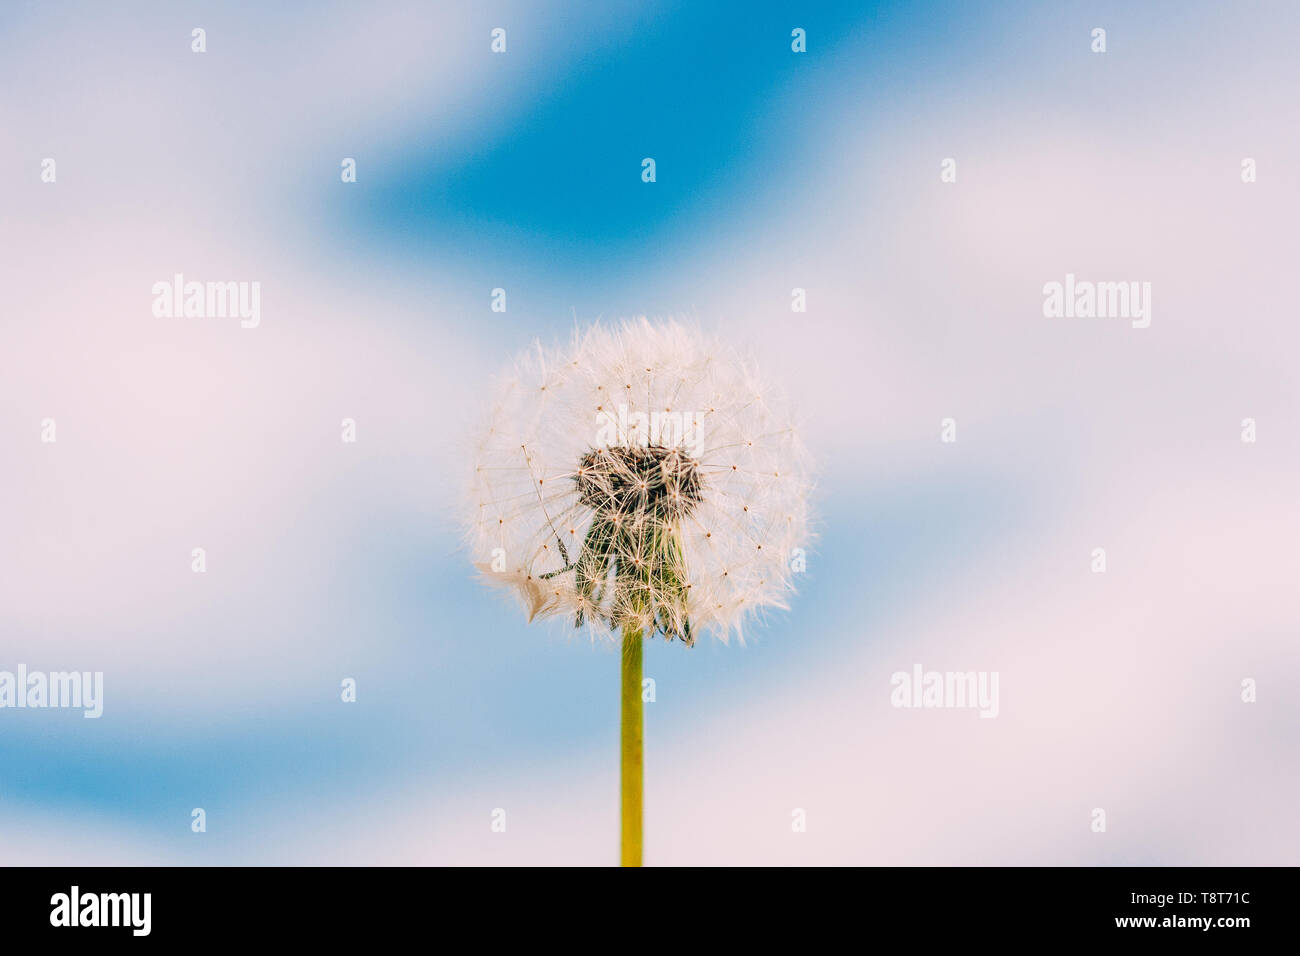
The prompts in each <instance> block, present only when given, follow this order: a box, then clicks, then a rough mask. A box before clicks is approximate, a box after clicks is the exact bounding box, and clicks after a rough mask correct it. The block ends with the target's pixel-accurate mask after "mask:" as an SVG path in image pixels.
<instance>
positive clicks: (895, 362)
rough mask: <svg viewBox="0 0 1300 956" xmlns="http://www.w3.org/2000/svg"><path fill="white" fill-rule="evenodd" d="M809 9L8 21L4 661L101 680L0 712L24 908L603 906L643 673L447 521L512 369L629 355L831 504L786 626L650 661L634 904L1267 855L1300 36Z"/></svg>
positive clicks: (154, 8) (320, 12)
mask: <svg viewBox="0 0 1300 956" xmlns="http://www.w3.org/2000/svg"><path fill="white" fill-rule="evenodd" d="M809 6H810V5H806V4H778V3H761V2H760V3H746V4H743V5H739V4H723V3H716V4H713V3H710V4H702V3H684V2H683V3H633V2H602V3H594V2H593V3H572V2H569V3H564V4H560V3H547V2H531V3H517V4H510V3H468V2H466V3H447V4H434V3H382V4H364V5H358V4H343V3H338V4H329V3H318V4H312V5H311V6H310V7H307V6H305V5H301V4H288V3H262V4H253V3H233V2H220V3H218V2H196V3H190V4H183V5H182V4H172V3H161V2H159V3H147V2H142V3H136V4H132V5H131V7H130V11H129V12H128V13H123V12H122V11H120V10H118V9H116V8H115V7H109V6H106V5H101V4H94V3H82V4H78V3H40V4H36V3H25V4H24V3H13V4H6V5H4V7H3V8H0V90H3V93H0V129H3V130H4V135H3V137H0V183H2V185H0V252H2V253H3V255H2V256H0V261H3V263H4V266H3V279H4V283H3V288H4V294H5V298H6V302H5V308H4V309H3V311H0V670H14V669H15V668H16V667H17V665H19V664H26V665H27V667H28V668H29V669H31V670H42V671H58V670H70V669H75V670H81V671H95V670H100V671H103V672H104V681H105V700H104V714H103V717H102V718H100V719H98V720H85V719H83V718H82V716H81V714H80V713H79V712H76V711H60V710H44V711H40V710H22V711H19V710H9V709H5V710H0V768H3V772H0V863H5V864H112V863H123V864H133V863H175V864H205V863H213V864H238V863H252V864H299V863H302V864H318V863H366V864H373V863H379V864H442V863H455V864H533V863H558V864H612V863H615V862H616V861H617V835H618V821H617V812H618V763H617V757H618V749H617V735H618V656H617V653H616V652H615V650H614V649H613V648H612V647H608V646H599V645H598V646H592V645H591V644H590V643H589V642H588V641H586V640H584V639H582V638H581V637H575V636H574V635H573V634H572V633H570V631H569V629H567V628H565V627H564V626H563V625H562V624H558V623H557V624H555V625H553V626H545V625H538V626H529V625H527V624H526V623H525V621H524V620H523V617H522V615H521V614H520V613H519V611H518V610H517V609H516V608H515V607H513V606H512V605H510V604H507V603H505V602H503V601H501V600H500V598H499V597H498V596H497V595H495V594H494V593H491V592H489V591H487V590H486V589H484V588H482V587H481V586H480V585H479V584H478V583H477V582H476V581H475V580H474V572H473V569H472V568H471V567H470V563H469V560H468V556H467V555H466V553H465V552H464V550H463V549H462V548H461V545H460V525H461V520H462V515H461V511H462V507H461V501H460V489H461V487H462V484H463V480H464V477H465V476H464V470H465V467H466V461H467V458H466V452H465V449H466V448H467V446H468V445H469V443H470V442H472V440H473V436H474V431H475V428H476V426H477V425H478V424H479V422H480V421H481V420H482V418H483V416H484V414H485V413H486V411H487V406H488V404H489V402H490V398H491V386H492V382H493V377H494V376H495V375H496V373H497V372H498V371H499V370H500V369H501V367H502V366H504V365H505V364H506V363H508V362H509V361H510V359H511V358H512V357H513V356H514V354H515V353H517V352H518V351H520V350H522V349H524V348H527V347H528V345H529V343H530V342H532V341H533V340H534V339H536V338H539V337H540V338H541V339H543V340H544V341H547V342H553V341H560V340H563V339H565V338H566V337H567V336H568V335H569V334H570V333H571V331H572V329H573V328H574V326H575V323H576V324H578V325H583V324H586V323H590V322H592V321H596V320H599V319H605V320H610V319H617V318H620V317H626V316H636V315H648V316H650V317H678V318H685V319H687V320H689V321H692V322H696V323H698V324H699V325H701V326H703V327H705V328H708V329H711V330H717V331H720V332H722V333H724V334H726V335H727V336H728V337H729V338H731V339H732V340H734V341H736V342H737V343H739V344H741V345H743V346H744V347H745V348H747V349H748V350H750V351H751V352H753V353H754V354H755V355H756V357H757V358H758V359H759V361H760V364H761V365H762V367H763V369H764V371H765V373H766V374H767V375H768V376H770V377H772V378H774V379H777V380H779V381H780V382H781V383H782V384H783V385H784V387H785V390H786V391H787V392H788V393H789V394H791V395H792V396H793V397H794V398H795V400H796V404H797V406H798V409H799V412H800V417H801V419H802V421H803V422H804V426H805V441H806V443H807V444H808V446H809V447H810V449H811V451H812V452H813V455H814V456H815V458H816V461H817V464H818V485H817V490H816V494H815V497H814V500H813V508H814V511H815V514H816V517H817V531H818V539H817V541H816V543H815V546H814V548H813V550H812V551H811V552H810V553H809V555H808V564H807V573H806V574H804V575H803V576H802V577H801V582H800V588H799V593H798V595H796V596H795V597H794V599H793V607H792V610H791V611H790V612H789V613H782V614H774V615H771V616H769V617H767V618H766V619H765V620H764V621H763V622H762V623H761V624H760V625H758V626H754V627H750V628H747V630H746V639H747V640H746V643H745V645H744V646H737V645H736V644H734V643H733V644H732V645H731V646H723V645H721V644H718V643H716V642H710V643H702V644H700V645H698V646H697V647H695V648H694V649H693V650H687V649H685V648H684V647H683V646H681V645H680V644H674V645H666V644H664V643H662V642H657V643H654V644H652V645H650V646H649V647H648V648H647V653H646V663H645V668H646V674H647V676H649V677H653V678H654V679H655V681H656V696H657V699H656V701H655V702H654V703H653V704H647V706H646V723H647V727H646V741H647V743H646V752H647V783H646V841H645V859H646V863H647V864H650V865H653V864H763V863H783V864H786V863H788V864H801V863H809V864H920V865H930V864H1085V865H1127V864H1157V865H1159V864H1171V865H1173V864H1183V865H1189V864H1291V865H1295V864H1297V863H1300V823H1297V822H1296V814H1295V811H1294V808H1295V806H1296V805H1297V801H1300V761H1298V760H1297V746H1298V745H1300V731H1298V730H1297V728H1300V657H1298V655H1297V653H1296V642H1297V621H1298V618H1300V615H1298V614H1297V607H1296V604H1297V601H1296V594H1297V588H1296V580H1297V572H1298V571H1300V559H1298V558H1297V550H1296V542H1297V540H1300V508H1297V507H1296V503H1295V496H1296V487H1297V480H1296V479H1297V476H1298V475H1300V446H1298V442H1297V435H1298V434H1300V432H1298V426H1300V402H1298V401H1297V398H1298V396H1297V376H1296V362H1297V360H1296V356H1297V354H1298V348H1300V332H1298V331H1297V318H1298V316H1297V306H1296V301H1297V300H1296V294H1295V287H1294V281H1293V277H1294V275H1295V256H1296V249H1297V244H1296V236H1295V223H1296V221H1297V218H1298V214H1300V190H1298V188H1297V183H1298V182H1300V176H1298V173H1300V142H1298V140H1300V100H1298V99H1297V97H1296V91H1297V89H1298V88H1300V71H1298V70H1297V67H1296V65H1295V55H1294V50H1295V45H1296V42H1297V39H1300V8H1297V7H1296V6H1295V5H1294V4H1290V3H1284V2H1277V3H1250V4H1237V5H1221V4H1211V3H1187V2H1179V3H1149V4H1142V5H1140V9H1135V5H1133V4H1130V3H1120V2H1116V3H1102V2H1097V3H1093V2H1081V3H1074V4H1068V5H1067V4H1055V3H1042V4H1039V3H1029V4H1017V3H988V4H980V3H971V2H959V3H941V2H935V3H924V4H920V3H881V4H872V3H837V2H826V3H819V4H816V5H812V6H815V9H813V10H809V9H808V7H809ZM194 27H202V28H204V29H205V30H206V31H207V52H206V53H203V54H196V53H193V52H191V48H190V45H191V30H192V29H193V28H194ZM494 27H503V28H504V29H505V30H506V31H507V52H506V53H505V54H500V55H498V54H493V53H491V52H490V49H489V44H490V32H491V30H492V29H493V28H494ZM796 27H800V28H803V29H804V30H806V32H807V52H806V53H794V52H792V50H791V47H790V42H791V41H790V31H791V30H792V29H794V28H796ZM1094 27H1103V28H1105V29H1106V31H1107V47H1108V49H1107V52H1106V53H1105V54H1096V53H1092V52H1091V50H1090V45H1091V31H1092V30H1093V28H1094ZM647 156H650V157H654V158H655V160H656V165H657V181H656V182H655V183H653V184H647V183H644V182H642V181H641V160H642V158H643V157H647ZM47 157H50V158H54V159H55V160H56V162H57V181H56V182H55V183H44V182H42V181H41V163H42V160H43V159H45V158H47ZM344 157H353V158H355V159H356V162H357V182H355V183H343V182H341V181H340V175H339V173H340V162H341V161H342V160H343V158H344ZM947 157H952V158H954V159H955V160H956V163H957V181H956V182H954V183H944V182H941V181H940V163H941V161H942V160H943V159H945V158H947ZM1244 157H1252V158H1254V159H1255V160H1256V162H1257V168H1258V181H1257V182H1255V183H1250V184H1245V183H1243V182H1242V179H1241V173H1240V171H1241V163H1242V159H1243V158H1244ZM177 272H181V273H184V274H185V275H186V276H187V277H189V278H191V279H198V280H201V281H202V280H236V281H240V280H243V281H253V280H256V281H259V282H260V283H261V290H262V301H261V313H262V315H261V324H260V326H259V327H258V328H256V329H242V328H240V327H239V323H238V320H236V319H215V318H214V319H164V318H158V317H155V316H154V315H153V314H152V311H151V306H152V302H153V296H152V293H151V288H152V285H153V283H155V282H157V281H159V280H169V279H170V278H171V276H172V275H173V274H174V273H177ZM1066 273H1074V274H1076V275H1078V276H1079V277H1080V278H1086V279H1092V280H1098V281H1106V280H1116V281H1119V280H1136V281H1146V282H1150V283H1151V284H1152V322H1151V326H1150V327H1149V328H1146V329H1135V328H1132V327H1131V325H1130V323H1129V322H1127V321H1125V320H1122V319H1091V320H1089V319H1048V318H1045V317H1044V316H1043V310H1042V303H1043V293H1042V287H1043V285H1044V283H1047V282H1051V281H1062V280H1063V279H1064V276H1065V274H1066ZM498 287H499V288H504V289H505V290H506V292H507V302H508V309H507V311H506V312H505V313H497V312H493V311H492V310H491V308H490V306H491V294H492V290H493V289H494V288H498ZM796 287H798V288H803V289H806V290H807V302H808V311H807V312H806V313H793V312H792V311H791V290H792V289H793V288H796ZM1247 417H1250V418H1254V419H1255V420H1256V422H1257V428H1258V440H1257V441H1256V442H1255V443H1253V444H1247V443H1243V442H1242V441H1241V437H1240V436H1241V422H1242V419H1244V418H1247ZM46 418H53V419H54V420H55V421H56V422H57V428H58V440H57V442H55V443H53V444H47V443H42V442H41V441H40V434H41V422H42V420H44V419H46ZM343 418H353V419H355V420H356V422H357V435H358V438H357V442H356V443H355V444H345V443H343V442H341V441H340V421H341V420H342V419H343ZM944 418H953V419H955V420H956V423H957V441H956V442H955V443H951V444H945V443H941V442H940V440H939V438H940V422H941V420H942V419H944ZM195 547H203V548H205V549H206V552H207V572H206V573H205V574H194V573H192V572H191V558H190V553H191V550H192V549H193V548H195ZM1097 547H1103V548H1105V549H1106V555H1107V570H1106V572H1105V573H1104V574H1094V573H1092V571H1091V560H1092V550H1093V549H1094V548H1097ZM916 664H920V665H922V666H923V667H924V668H925V669H927V670H940V671H968V670H975V671H997V672H998V673H999V675H1000V713H999V716H998V717H997V718H996V719H992V720H987V719H980V718H979V717H978V716H977V714H976V713H975V712H973V711H970V710H928V711H922V710H906V709H895V708H893V707H891V706H890V691H891V687H890V676H891V674H893V673H894V672H895V671H899V670H905V671H910V670H911V669H912V668H913V666H914V665H916ZM347 677H351V678H354V679H355V680H356V681H357V685H358V700H357V702H356V703H355V704H344V703H342V702H341V701H340V699H339V696H340V692H339V684H340V681H341V680H342V679H344V678H347ZM1245 678H1252V679H1254V680H1256V681H1257V685H1258V700H1257V702H1255V703H1252V704H1247V703H1243V702H1242V700H1241V682H1242V680H1243V679H1245ZM195 807H202V808H204V810H205V811H206V814H207V832H205V833H193V832H191V828H190V820H191V810H192V809H193V808H195ZM495 808H504V809H505V810H506V813H507V821H508V822H507V830H506V832H505V833H493V832H491V827H490V825H491V820H492V812H493V810H494V809H495ZM795 808H801V809H803V810H805V811H806V814H807V832H805V833H795V832H792V828H791V812H792V810H793V809H795ZM1094 808H1103V809H1104V810H1105V811H1106V817H1107V830H1106V832H1105V833H1095V832H1092V830H1091V822H1092V812H1093V809H1094Z"/></svg>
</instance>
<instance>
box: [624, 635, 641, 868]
mask: <svg viewBox="0 0 1300 956" xmlns="http://www.w3.org/2000/svg"><path fill="white" fill-rule="evenodd" d="M643 644H644V640H643V638H642V636H641V631H640V630H639V629H638V628H636V627H633V626H632V625H627V626H626V627H624V628H623V653H622V658H623V666H622V672H623V695H622V696H623V703H622V717H621V720H620V725H621V728H620V730H621V733H620V736H621V738H622V747H621V749H622V774H621V791H622V803H623V853H622V864H623V866H640V865H641V833H642V829H641V805H642V798H643V796H644V773H645V759H644V758H645V754H644V748H643V740H644V736H645V717H644V712H643V711H644V708H643V705H642V701H641V653H642V647H643Z"/></svg>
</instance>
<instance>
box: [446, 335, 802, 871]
mask: <svg viewBox="0 0 1300 956" xmlns="http://www.w3.org/2000/svg"><path fill="white" fill-rule="evenodd" d="M471 484H472V491H471V500H472V505H471V519H470V525H471V527H470V530H469V537H470V547H471V549H472V551H473V554H474V558H475V563H476V565H477V566H478V567H479V568H480V570H482V571H483V572H484V573H485V578H486V580H487V581H488V582H489V583H492V584H496V585H501V586H504V587H507V588H510V589H511V590H513V591H514V593H515V594H516V595H517V596H518V597H519V598H520V599H521V600H522V602H523V605H524V607H525V609H526V610H527V612H528V619H529V620H530V621H532V620H534V619H539V618H547V617H561V618H567V619H570V620H571V621H572V622H573V625H574V626H575V627H577V628H585V629H586V630H587V631H589V632H590V633H591V635H592V636H593V638H597V639H610V640H619V639H620V637H621V640H622V668H621V671H622V705H621V706H622V805H623V806H622V809H623V850H622V861H623V864H624V865H625V866H639V865H640V863H641V801H642V726H643V717H642V698H641V659H642V643H643V641H644V640H647V639H651V638H653V637H655V636H662V637H663V638H665V639H666V640H668V641H674V640H680V641H682V642H683V643H684V644H686V645H687V646H691V645H693V644H694V643H695V641H696V639H697V636H698V635H700V634H704V633H710V634H712V635H714V636H716V637H717V638H719V639H721V640H722V641H724V642H726V641H728V640H729V638H730V637H731V635H733V634H734V635H736V636H737V637H738V638H739V639H740V640H742V641H743V638H744V632H743V626H744V624H745V622H746V621H747V620H748V619H751V618H752V617H753V616H754V615H756V614H759V613H761V612H762V611H763V610H764V609H767V608H787V607H788V605H787V603H786V598H787V596H788V595H789V594H790V592H791V591H792V589H793V582H792V580H791V577H792V575H791V553H792V551H793V550H794V549H795V548H798V547H799V546H801V545H802V544H804V543H805V541H806V538H807V503H806V502H807V496H808V490H809V478H808V468H807V458H806V453H805V451H804V449H803V445H802V443H801V442H800V440H799V438H798V436H797V435H796V433H795V429H794V427H793V423H792V421H791V418H790V415H789V412H788V410H787V409H786V408H785V406H784V404H783V402H782V401H781V399H780V397H779V396H778V395H776V394H775V393H774V392H773V391H772V390H771V389H770V388H769V387H767V386H765V385H764V384H763V382H762V381H761V380H760V378H759V377H758V373H757V371H756V369H755V368H754V367H753V365H752V364H751V363H750V362H749V361H747V360H746V359H745V358H744V357H743V356H741V355H740V354H739V353H738V352H737V351H735V350H734V349H731V348H728V347H726V346H724V345H723V344H722V343H721V342H719V341H718V340H716V339H714V338H712V337H709V336H706V335H704V334H703V333H701V332H699V331H697V330H694V329H689V328H686V327H684V326H682V325H679V324H677V323H666V324H652V323H650V322H648V321H646V320H645V319H638V320H634V321H629V322H626V323H623V324H622V325H620V326H618V327H616V328H608V327H603V326H595V327H593V328H591V329H589V330H587V331H585V332H583V333H579V334H578V335H576V336H575V338H574V341H573V342H572V344H571V345H569V346H568V347H567V348H561V349H555V350H547V349H544V348H543V347H542V346H541V345H540V344H539V345H538V346H537V347H536V348H535V349H534V350H532V351H530V352H528V353H526V354H525V355H523V356H521V357H520V359H519V360H518V361H517V362H516V364H515V367H514V369H513V370H512V371H511V373H510V374H509V375H508V376H507V377H506V379H505V381H504V382H503V383H502V387H501V393H500V396H499V399H498V401H497V403H496V406H495V408H494V409H493V411H492V415H491V421H490V424H489V426H488V430H487V433H486V434H485V435H484V436H483V437H482V439H481V441H479V442H478V446H477V449H476V454H475V456H474V471H473V475H472V482H471Z"/></svg>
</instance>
